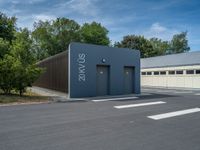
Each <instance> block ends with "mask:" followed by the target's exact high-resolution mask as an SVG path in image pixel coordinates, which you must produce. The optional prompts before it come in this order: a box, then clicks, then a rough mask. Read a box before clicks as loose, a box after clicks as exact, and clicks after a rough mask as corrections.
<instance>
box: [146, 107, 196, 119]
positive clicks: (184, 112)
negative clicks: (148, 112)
mask: <svg viewBox="0 0 200 150" xmlns="http://www.w3.org/2000/svg"><path fill="white" fill-rule="evenodd" d="M195 112H200V108H192V109H185V110H180V111H174V112H169V113H164V114H159V115H153V116H148V118H150V119H153V120H160V119H165V118H170V117H176V116H181V115H186V114H191V113H195Z"/></svg>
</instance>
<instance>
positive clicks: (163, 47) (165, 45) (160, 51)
mask: <svg viewBox="0 0 200 150" xmlns="http://www.w3.org/2000/svg"><path fill="white" fill-rule="evenodd" d="M149 41H150V43H151V45H152V46H153V51H154V56H161V55H165V54H166V51H167V50H169V49H170V44H169V42H168V41H162V40H161V39H158V38H151V39H150V40H149Z"/></svg>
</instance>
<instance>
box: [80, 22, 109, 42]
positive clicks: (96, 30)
mask: <svg viewBox="0 0 200 150" xmlns="http://www.w3.org/2000/svg"><path fill="white" fill-rule="evenodd" d="M80 34H81V42H83V43H90V44H97V45H109V44H110V40H109V38H108V30H107V29H106V28H105V27H103V26H101V24H100V23H96V22H92V23H91V24H88V23H85V24H84V25H83V26H82V28H81V31H80Z"/></svg>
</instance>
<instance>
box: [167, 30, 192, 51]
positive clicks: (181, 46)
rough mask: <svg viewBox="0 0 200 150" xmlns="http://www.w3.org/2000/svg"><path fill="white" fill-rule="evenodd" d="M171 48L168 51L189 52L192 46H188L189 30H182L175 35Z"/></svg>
mask: <svg viewBox="0 0 200 150" xmlns="http://www.w3.org/2000/svg"><path fill="white" fill-rule="evenodd" d="M170 43H171V49H170V50H169V51H168V52H167V53H172V54H174V53H183V52H188V51H189V50H190V47H189V46H188V40H187V32H181V33H180V34H176V35H174V36H173V38H172V40H171V42H170Z"/></svg>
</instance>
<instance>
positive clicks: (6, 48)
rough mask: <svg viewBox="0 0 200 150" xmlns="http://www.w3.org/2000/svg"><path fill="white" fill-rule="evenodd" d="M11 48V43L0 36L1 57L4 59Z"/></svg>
mask: <svg viewBox="0 0 200 150" xmlns="http://www.w3.org/2000/svg"><path fill="white" fill-rule="evenodd" d="M9 50H10V43H9V42H8V41H6V40H4V39H3V38H0V59H2V58H3V56H4V55H5V54H7V53H9Z"/></svg>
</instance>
